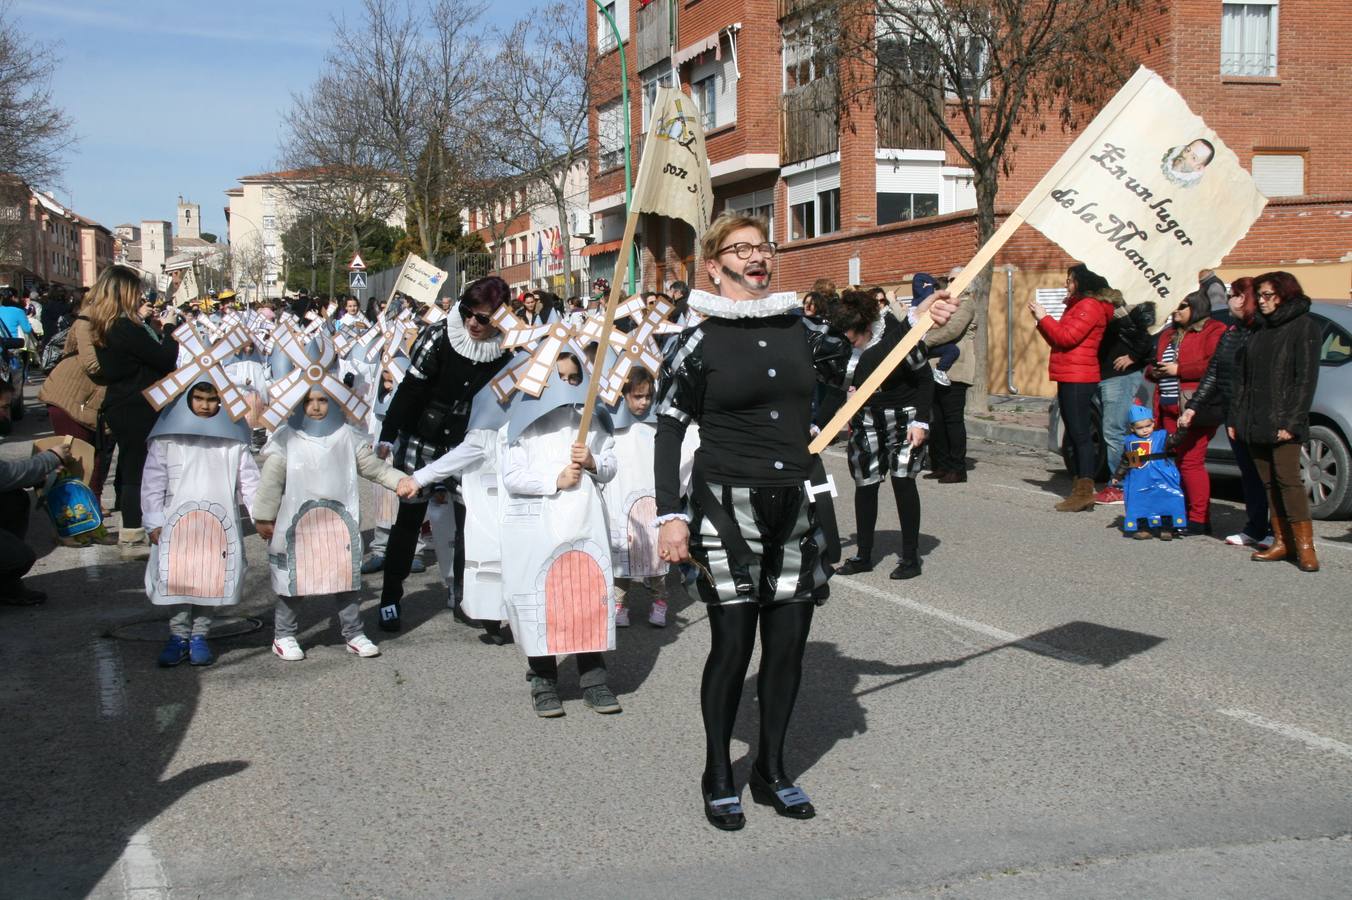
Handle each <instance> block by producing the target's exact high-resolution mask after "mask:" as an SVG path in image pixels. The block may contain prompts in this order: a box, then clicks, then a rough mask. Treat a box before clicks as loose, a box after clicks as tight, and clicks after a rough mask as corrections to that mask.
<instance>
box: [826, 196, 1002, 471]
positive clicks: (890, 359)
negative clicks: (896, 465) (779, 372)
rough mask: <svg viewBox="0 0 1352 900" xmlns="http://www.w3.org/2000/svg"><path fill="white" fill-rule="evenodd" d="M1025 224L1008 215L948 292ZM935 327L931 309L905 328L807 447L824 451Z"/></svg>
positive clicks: (955, 292) (961, 287) (964, 283)
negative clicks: (907, 328)
mask: <svg viewBox="0 0 1352 900" xmlns="http://www.w3.org/2000/svg"><path fill="white" fill-rule="evenodd" d="M1022 224H1023V217H1022V216H1020V215H1018V214H1017V213H1015V214H1013V215H1011V216H1010V217H1009V218H1007V219H1005V222H1004V224H1003V225H1001V226H1000V228H999V229H998V230H997V231H996V232H995V234H993V235H991V236H990V239H989V240H988V241H986V243H985V244H982V245H981V249H980V250H978V251H977V253H976V256H974V257H972V261H971V262H969V263H968V264H967V265H966V266H964V267H963V270H962V271H961V272H960V273H959V274H958V277H957V278H955V279H953V281H952V283H950V284H949V286H948V292H949V294H950V295H952V297H953V298H954V299H956V298H958V297H961V296H962V292H963V291H965V290H967V288H968V287H970V286H971V284H972V281H973V280H975V279H976V276H977V274H978V273H980V272H981V270H982V269H983V268H984V267H985V266H986V264H987V263H989V262H990V261H991V260H992V259H994V258H995V254H996V253H997V252H999V250H1000V248H1001V247H1003V246H1004V245H1005V242H1006V241H1008V240H1009V239H1010V238H1011V237H1012V236H1013V235H1014V232H1015V231H1017V230H1018V228H1019V226H1020V225H1022ZM933 327H934V320H933V319H931V318H930V314H929V312H928V311H926V312H924V313H922V314H921V315H920V317H919V318H918V319H916V321H915V324H914V325H912V326H911V330H910V331H908V332H906V336H905V337H903V338H902V339H901V343H899V344H897V346H895V347H893V348H892V352H891V353H889V354H887V356H885V357H883V361H882V362H881V363H879V364H878V368H876V369H874V370H873V372H872V373H871V374H870V375H869V377H868V378H866V379H864V383H863V384H861V385H859V387H857V388H856V389H855V391H854V393H853V394H851V395H850V398H849V399H848V400H847V401H845V405H844V406H842V407H841V408H840V411H839V412H837V413H836V414H835V416H834V417H832V419H831V421H830V422H828V423H827V424H826V427H825V428H823V429H822V430H821V432H820V433H819V434H818V435H817V436H816V437H815V438H813V439H812V443H811V444H808V450H809V451H810V452H812V453H821V452H822V451H823V450H825V449H826V448H827V447H828V446H830V444H831V440H832V439H833V438H834V437H835V436H836V435H837V434H839V433H840V430H841V429H842V428H844V427H845V426H846V425H848V424H849V422H850V419H851V418H853V417H854V414H855V413H857V412H859V410H860V409H861V408H862V407H863V406H864V404H865V403H867V402H868V400H869V398H870V397H872V396H873V395H874V394H875V393H876V392H877V390H878V388H880V387H882V383H883V382H884V381H886V380H887V376H888V375H891V374H892V370H893V369H895V368H896V367H897V366H899V365H901V361H902V360H904V359H905V358H906V357H907V356H908V355H909V354H910V352H911V350H913V349H914V348H915V345H916V344H918V343H920V339H921V338H923V337H924V336H925V334H926V332H928V331H929V330H930V329H931V328H933Z"/></svg>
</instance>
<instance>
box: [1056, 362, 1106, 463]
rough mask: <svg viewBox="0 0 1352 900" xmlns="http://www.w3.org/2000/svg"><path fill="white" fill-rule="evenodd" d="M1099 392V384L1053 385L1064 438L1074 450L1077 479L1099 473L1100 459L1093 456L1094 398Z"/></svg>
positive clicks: (1067, 383)
mask: <svg viewBox="0 0 1352 900" xmlns="http://www.w3.org/2000/svg"><path fill="white" fill-rule="evenodd" d="M1096 394H1098V383H1097V382H1094V383H1092V384H1072V383H1070V382H1065V381H1063V382H1060V383H1059V384H1057V386H1056V402H1057V405H1058V406H1060V407H1061V419H1062V421H1064V422H1065V423H1066V437H1067V438H1069V439H1070V446H1071V448H1072V450H1073V451H1074V455H1075V460H1074V462H1075V465H1074V473H1073V474H1074V475H1075V477H1076V478H1093V477H1094V476H1095V475H1097V474H1098V468H1099V461H1098V458H1097V457H1096V456H1095V455H1094V420H1093V415H1094V413H1093V402H1092V401H1093V399H1094V396H1095V395H1096Z"/></svg>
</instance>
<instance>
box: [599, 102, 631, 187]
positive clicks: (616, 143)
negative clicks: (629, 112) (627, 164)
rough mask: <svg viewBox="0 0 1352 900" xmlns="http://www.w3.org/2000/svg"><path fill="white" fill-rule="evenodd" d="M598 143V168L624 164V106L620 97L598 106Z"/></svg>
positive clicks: (605, 169)
mask: <svg viewBox="0 0 1352 900" xmlns="http://www.w3.org/2000/svg"><path fill="white" fill-rule="evenodd" d="M596 143H597V168H598V169H600V170H601V171H602V172H605V171H608V170H610V169H614V168H617V167H619V166H622V165H624V108H623V107H622V106H621V105H620V101H619V99H618V98H617V99H615V100H612V101H610V102H609V103H603V104H601V105H600V106H598V107H597V108H596Z"/></svg>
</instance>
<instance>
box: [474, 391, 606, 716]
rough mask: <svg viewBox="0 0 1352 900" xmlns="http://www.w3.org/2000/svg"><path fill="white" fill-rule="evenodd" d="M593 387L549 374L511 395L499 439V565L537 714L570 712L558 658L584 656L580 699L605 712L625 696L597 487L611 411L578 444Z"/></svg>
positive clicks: (603, 470) (601, 481)
mask: <svg viewBox="0 0 1352 900" xmlns="http://www.w3.org/2000/svg"><path fill="white" fill-rule="evenodd" d="M586 399H587V389H586V387H585V385H582V384H569V383H567V382H566V381H564V380H563V379H562V378H560V377H558V376H557V375H555V376H552V377H551V378H550V380H549V381H548V382H547V384H546V386H545V388H544V389H543V391H542V392H541V394H540V396H539V397H533V396H531V395H530V394H528V393H525V392H518V393H516V394H515V395H514V396H513V397H512V402H511V408H510V412H509V414H508V423H507V427H506V429H505V430H504V432H503V434H502V437H501V443H500V448H501V449H500V454H501V456H500V458H501V473H500V476H499V478H500V482H499V483H500V492H501V495H500V496H501V502H502V518H501V520H500V521H501V528H502V540H503V546H504V549H505V548H506V547H508V546H510V547H511V558H510V564H509V565H503V567H502V581H503V595H504V597H505V599H506V603H507V613H508V618H509V619H510V621H511V624H512V634H513V636H514V637H515V639H516V642H517V643H518V644H519V645H520V646H521V649H522V651H523V652H524V653H525V654H526V656H527V658H528V659H529V663H530V665H529V671H528V672H527V679H528V680H529V681H530V685H531V699H532V703H533V705H534V707H535V711H536V714H537V715H540V716H542V717H546V718H552V717H555V716H561V715H563V705H562V703H561V702H560V701H559V696H558V688H557V684H558V657H559V656H561V655H564V654H572V655H573V656H574V657H575V658H576V659H577V665H578V674H579V679H578V680H579V683H580V685H581V687H582V696H583V701H584V702H585V703H586V705H587V706H589V707H591V708H592V709H594V710H596V711H597V712H601V713H617V712H619V711H620V704H619V703H618V702H617V701H616V699H615V695H614V694H613V693H612V692H611V690H610V688H609V687H608V686H607V685H606V665H605V657H604V656H603V655H602V654H603V652H604V651H606V650H612V649H614V647H615V605H614V599H613V588H614V583H613V580H612V576H611V560H610V541H609V538H608V536H607V533H606V511H605V504H604V502H603V501H602V498H601V490H600V485H602V484H605V483H607V482H609V481H611V480H612V479H613V478H614V477H615V469H616V462H615V450H614V446H615V442H614V439H613V438H612V437H611V434H610V430H611V429H610V417H609V415H608V414H607V413H606V412H605V410H604V409H598V410H597V411H596V414H595V416H594V417H593V419H592V426H591V429H590V432H589V433H588V434H587V436H586V442H585V443H575V441H577V437H578V433H577V432H578V427H579V425H580V424H581V413H580V407H581V405H582V404H584V403H585V402H586Z"/></svg>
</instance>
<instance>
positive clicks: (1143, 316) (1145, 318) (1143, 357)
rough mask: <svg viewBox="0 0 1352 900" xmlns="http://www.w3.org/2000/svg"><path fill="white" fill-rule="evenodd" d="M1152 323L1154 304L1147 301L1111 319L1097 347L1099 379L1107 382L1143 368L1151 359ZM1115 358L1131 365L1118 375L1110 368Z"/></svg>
mask: <svg viewBox="0 0 1352 900" xmlns="http://www.w3.org/2000/svg"><path fill="white" fill-rule="evenodd" d="M1154 324H1155V304H1153V303H1149V302H1147V303H1138V304H1137V305H1136V306H1133V307H1131V309H1129V310H1127V313H1126V315H1122V316H1117V315H1115V316H1113V318H1112V319H1110V320H1109V321H1108V325H1107V327H1105V328H1104V329H1103V342H1102V343H1100V344H1099V349H1098V360H1099V378H1100V379H1103V380H1107V379H1109V378H1114V377H1116V376H1118V375H1128V374H1130V373H1132V372H1139V371H1141V370H1142V369H1144V368H1145V365H1146V363H1148V362H1150V361H1151V360H1153V359H1154V358H1155V336H1154V335H1152V334H1151V333H1150V326H1151V325H1154ZM1119 356H1130V357H1131V366H1130V367H1128V368H1126V369H1123V370H1122V371H1121V372H1119V371H1117V369H1116V368H1114V367H1113V362H1114V361H1115V360H1116V359H1117V358H1118V357H1119Z"/></svg>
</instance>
